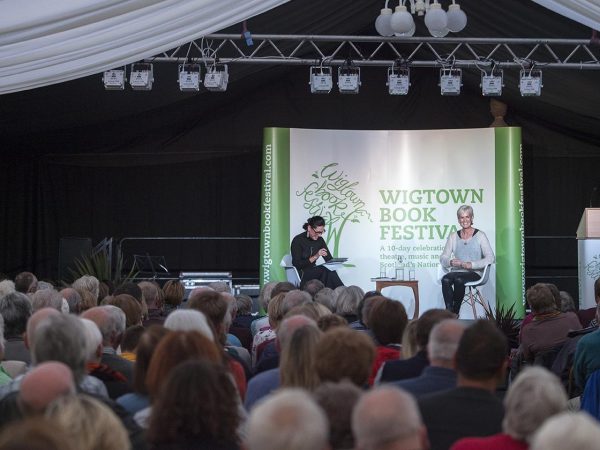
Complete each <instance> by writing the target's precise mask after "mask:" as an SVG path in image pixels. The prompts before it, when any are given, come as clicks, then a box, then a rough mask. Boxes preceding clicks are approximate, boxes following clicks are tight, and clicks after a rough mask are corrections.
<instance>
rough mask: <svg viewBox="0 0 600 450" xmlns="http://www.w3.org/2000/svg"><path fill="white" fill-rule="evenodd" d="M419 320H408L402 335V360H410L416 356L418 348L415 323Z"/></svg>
mask: <svg viewBox="0 0 600 450" xmlns="http://www.w3.org/2000/svg"><path fill="white" fill-rule="evenodd" d="M418 322H419V319H413V320H409V321H408V323H407V324H406V328H405V329H404V333H402V358H403V359H408V358H412V357H413V356H415V355H416V354H417V352H418V351H419V348H418V346H417V323H418Z"/></svg>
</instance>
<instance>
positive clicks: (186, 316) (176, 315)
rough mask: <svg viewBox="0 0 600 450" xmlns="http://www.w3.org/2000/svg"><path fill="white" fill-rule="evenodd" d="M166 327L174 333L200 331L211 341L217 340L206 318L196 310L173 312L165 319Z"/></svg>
mask: <svg viewBox="0 0 600 450" xmlns="http://www.w3.org/2000/svg"><path fill="white" fill-rule="evenodd" d="M164 325H165V327H166V328H168V329H169V330H172V331H198V332H199V333H202V334H203V335H204V336H205V337H207V338H208V339H210V340H211V341H214V340H215V334H214V332H213V329H212V327H211V326H210V324H209V323H208V320H206V316H205V315H204V313H201V312H200V311H196V310H195V309H178V310H177V311H173V312H172V313H170V314H169V315H168V316H167V318H166V319H165V323H164Z"/></svg>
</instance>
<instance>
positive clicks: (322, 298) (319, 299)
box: [314, 287, 335, 312]
mask: <svg viewBox="0 0 600 450" xmlns="http://www.w3.org/2000/svg"><path fill="white" fill-rule="evenodd" d="M314 301H315V303H318V304H319V305H323V306H325V307H326V308H327V309H328V310H329V311H331V312H334V311H335V303H334V301H333V289H331V288H328V287H326V288H323V289H321V290H320V291H319V292H317V293H316V294H315V296H314Z"/></svg>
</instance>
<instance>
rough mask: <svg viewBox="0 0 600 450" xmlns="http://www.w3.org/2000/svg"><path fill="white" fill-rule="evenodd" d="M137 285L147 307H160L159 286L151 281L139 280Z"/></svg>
mask: <svg viewBox="0 0 600 450" xmlns="http://www.w3.org/2000/svg"><path fill="white" fill-rule="evenodd" d="M138 286H139V288H140V289H141V290H142V295H143V296H144V299H145V300H146V305H147V306H148V309H161V308H162V302H161V294H160V288H159V287H158V286H157V285H156V284H154V283H153V282H152V281H140V282H139V283H138Z"/></svg>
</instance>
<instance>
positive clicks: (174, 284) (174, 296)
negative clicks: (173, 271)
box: [163, 280, 185, 315]
mask: <svg viewBox="0 0 600 450" xmlns="http://www.w3.org/2000/svg"><path fill="white" fill-rule="evenodd" d="M163 292H164V294H165V304H164V306H163V308H164V312H165V314H167V315H168V314H169V313H170V312H172V311H175V310H176V309H177V308H179V306H180V305H181V303H182V302H183V297H184V296H185V288H184V287H183V284H182V283H181V281H179V280H169V281H167V282H166V283H165V285H164V286H163Z"/></svg>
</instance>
